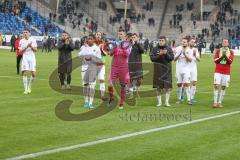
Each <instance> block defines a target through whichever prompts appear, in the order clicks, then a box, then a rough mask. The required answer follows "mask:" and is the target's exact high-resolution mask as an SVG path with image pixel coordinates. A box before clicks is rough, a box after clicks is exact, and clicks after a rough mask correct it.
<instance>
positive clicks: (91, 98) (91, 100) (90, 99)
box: [89, 97, 94, 105]
mask: <svg viewBox="0 0 240 160" xmlns="http://www.w3.org/2000/svg"><path fill="white" fill-rule="evenodd" d="M93 100H94V97H89V105H93Z"/></svg>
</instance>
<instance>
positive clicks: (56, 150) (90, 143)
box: [6, 111, 240, 160]
mask: <svg viewBox="0 0 240 160" xmlns="http://www.w3.org/2000/svg"><path fill="white" fill-rule="evenodd" d="M236 114H240V111H234V112H230V113H225V114H220V115H216V116H211V117H207V118H201V119H197V120H193V121H188V122H183V123H178V124H174V125H169V126H165V127H160V128H153V129H149V130H144V131H140V132H134V133H130V134H125V135H121V136H116V137H111V138H106V139H101V140H97V141H92V142H87V143H82V144H76V145H72V146H66V147H61V148H56V149H51V150H46V151H41V152H36V153H31V154H25V155H20V156H17V157H13V158H8V159H6V160H22V159H28V158H35V157H39V156H43V155H49V154H53V153H59V152H64V151H70V150H73V149H77V148H84V147H88V146H93V145H97V144H101V143H107V142H111V141H117V140H121V139H125V138H130V137H135V136H139V135H144V134H148V133H153V132H158V131H162V130H167V129H171V128H176V127H181V126H186V125H189V124H195V123H199V122H204V121H208V120H213V119H217V118H221V117H226V116H231V115H236Z"/></svg>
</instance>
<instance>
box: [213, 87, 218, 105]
mask: <svg viewBox="0 0 240 160" xmlns="http://www.w3.org/2000/svg"><path fill="white" fill-rule="evenodd" d="M213 95H214V98H213V103H217V99H218V89H215V88H214V91H213Z"/></svg>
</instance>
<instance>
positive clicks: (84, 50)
mask: <svg viewBox="0 0 240 160" xmlns="http://www.w3.org/2000/svg"><path fill="white" fill-rule="evenodd" d="M78 55H79V56H80V57H82V56H94V57H96V59H99V60H101V58H102V54H101V50H100V48H99V47H98V46H97V45H95V44H94V45H93V46H91V47H90V46H84V45H83V46H82V47H81V49H80V52H79V53H78ZM89 64H92V62H91V61H86V60H85V59H83V65H82V66H83V67H87V65H89Z"/></svg>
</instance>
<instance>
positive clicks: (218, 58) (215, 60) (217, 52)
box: [214, 49, 224, 63]
mask: <svg viewBox="0 0 240 160" xmlns="http://www.w3.org/2000/svg"><path fill="white" fill-rule="evenodd" d="M219 54H220V49H218V50H216V53H215V56H214V62H215V63H220V62H221V60H223V59H224V55H222V56H221V57H219V56H220V55H219Z"/></svg>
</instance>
